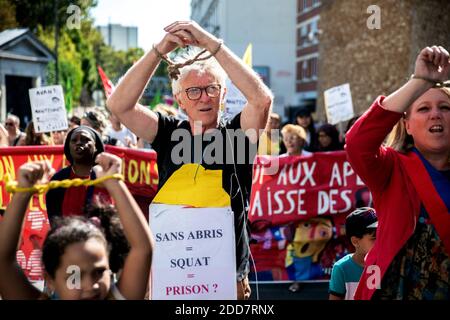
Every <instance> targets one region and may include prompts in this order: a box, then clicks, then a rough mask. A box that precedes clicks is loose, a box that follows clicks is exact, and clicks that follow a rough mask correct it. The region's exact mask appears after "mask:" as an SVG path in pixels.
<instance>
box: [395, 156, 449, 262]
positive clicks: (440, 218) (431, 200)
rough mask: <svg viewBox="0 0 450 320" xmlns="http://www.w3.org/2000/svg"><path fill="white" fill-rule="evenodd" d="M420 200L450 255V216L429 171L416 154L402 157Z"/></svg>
mask: <svg viewBox="0 0 450 320" xmlns="http://www.w3.org/2000/svg"><path fill="white" fill-rule="evenodd" d="M400 160H401V161H402V163H403V165H404V167H405V169H406V171H407V172H408V176H409V177H410V179H411V182H412V183H413V185H414V188H415V189H416V191H417V193H418V195H419V198H420V200H421V202H422V204H423V206H424V207H425V209H426V210H427V213H428V214H429V216H430V219H431V222H432V223H433V226H434V227H435V229H436V231H437V233H438V235H439V237H440V238H441V240H442V242H443V244H444V247H445V249H446V251H447V254H449V255H450V214H449V212H448V210H447V206H446V205H445V203H444V201H442V199H441V197H440V196H439V193H438V192H437V191H436V189H435V187H434V185H433V182H432V180H431V177H430V175H429V174H428V171H427V169H426V168H425V166H424V164H423V163H422V161H421V160H420V158H419V156H418V155H417V154H415V153H414V152H410V153H409V154H408V155H406V156H404V155H402V156H400Z"/></svg>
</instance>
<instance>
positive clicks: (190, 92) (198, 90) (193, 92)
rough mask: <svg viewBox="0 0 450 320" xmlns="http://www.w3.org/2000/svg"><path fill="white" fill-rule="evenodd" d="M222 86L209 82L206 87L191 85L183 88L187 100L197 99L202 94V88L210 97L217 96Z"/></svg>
mask: <svg viewBox="0 0 450 320" xmlns="http://www.w3.org/2000/svg"><path fill="white" fill-rule="evenodd" d="M221 88H222V86H221V85H220V84H211V85H209V86H207V87H192V88H187V89H186V90H184V91H185V92H186V94H187V97H188V99H189V100H198V99H200V98H201V96H202V94H203V90H204V91H205V93H206V94H207V95H208V97H210V98H217V97H218V96H219V95H220V90H221Z"/></svg>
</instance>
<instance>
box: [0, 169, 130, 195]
mask: <svg viewBox="0 0 450 320" xmlns="http://www.w3.org/2000/svg"><path fill="white" fill-rule="evenodd" d="M109 179H117V180H122V181H123V180H124V177H123V175H122V174H120V173H115V174H111V175H109V176H104V177H101V178H98V179H95V180H90V179H80V178H76V179H66V180H61V181H50V182H49V183H47V184H40V185H35V186H33V187H28V188H23V187H18V186H17V184H18V183H17V181H12V180H11V178H10V176H9V174H8V175H6V176H5V184H6V191H7V192H9V193H17V192H32V193H39V194H41V193H45V192H47V191H48V190H50V189H55V188H70V187H79V186H87V187H89V186H94V185H97V184H100V183H102V182H104V181H106V180H109Z"/></svg>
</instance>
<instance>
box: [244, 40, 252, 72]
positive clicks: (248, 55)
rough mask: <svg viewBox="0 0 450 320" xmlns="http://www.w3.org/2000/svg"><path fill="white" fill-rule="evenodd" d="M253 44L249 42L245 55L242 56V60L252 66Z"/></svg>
mask: <svg viewBox="0 0 450 320" xmlns="http://www.w3.org/2000/svg"><path fill="white" fill-rule="evenodd" d="M252 50H253V49H252V44H251V43H249V44H248V46H247V49H246V50H245V53H244V56H243V57H242V60H243V61H244V63H245V64H246V65H248V66H249V67H250V68H253V62H252Z"/></svg>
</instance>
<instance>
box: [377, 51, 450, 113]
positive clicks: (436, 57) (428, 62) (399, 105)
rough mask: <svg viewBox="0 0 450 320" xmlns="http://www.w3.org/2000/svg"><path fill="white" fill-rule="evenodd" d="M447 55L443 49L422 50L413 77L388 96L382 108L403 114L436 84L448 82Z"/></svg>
mask: <svg viewBox="0 0 450 320" xmlns="http://www.w3.org/2000/svg"><path fill="white" fill-rule="evenodd" d="M449 72H450V62H449V53H448V51H447V50H445V49H444V48H443V47H438V46H433V47H426V48H424V49H423V50H422V51H421V52H420V54H419V55H418V56H417V59H416V65H415V68H414V77H413V79H411V80H409V81H408V82H407V83H406V84H405V85H404V86H403V87H401V88H400V89H398V90H397V91H395V92H394V93H392V94H390V95H389V96H388V97H386V99H385V100H384V101H383V104H382V107H383V108H385V109H386V110H390V111H394V112H400V113H402V112H405V111H406V109H408V107H409V106H410V105H411V104H412V103H413V102H414V101H416V100H417V98H419V97H420V96H421V95H423V94H424V93H425V92H426V91H427V90H428V89H430V88H431V87H433V85H434V84H435V83H437V82H443V81H446V80H448V76H449Z"/></svg>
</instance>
